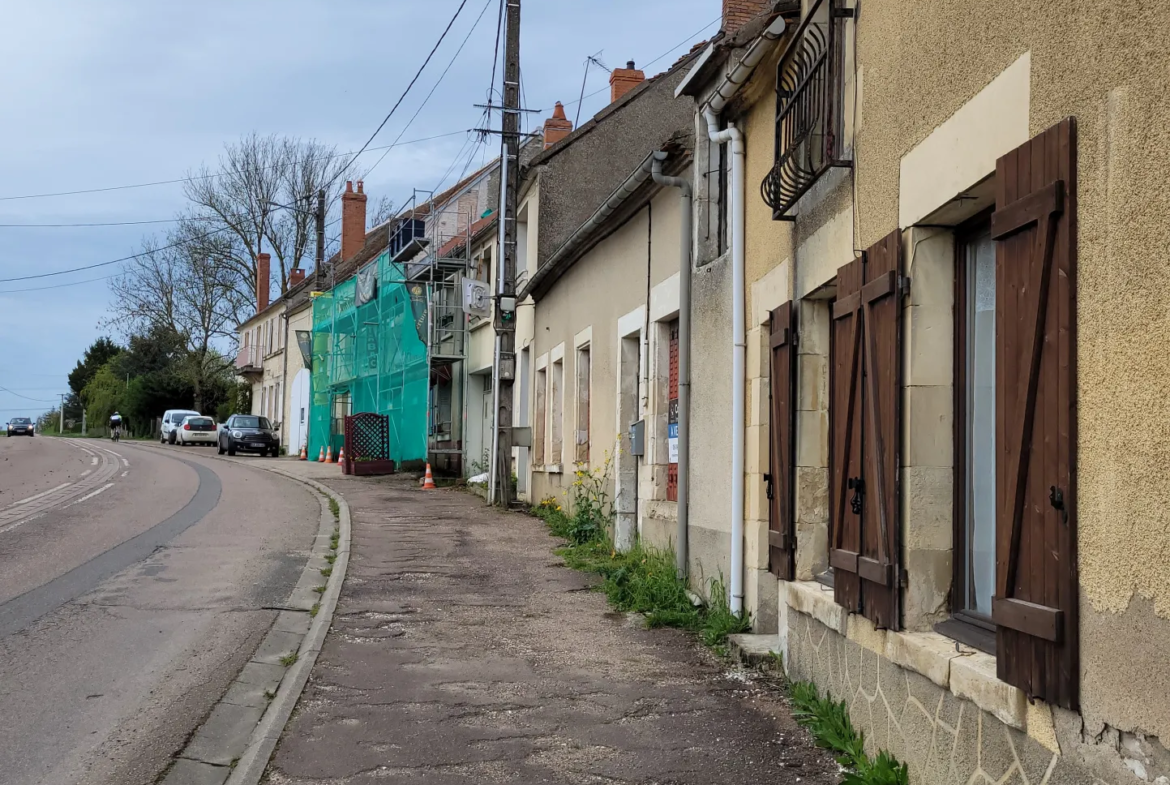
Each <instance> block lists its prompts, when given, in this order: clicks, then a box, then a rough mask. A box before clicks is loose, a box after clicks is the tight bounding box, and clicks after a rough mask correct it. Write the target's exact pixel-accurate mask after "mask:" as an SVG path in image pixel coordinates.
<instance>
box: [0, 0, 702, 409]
mask: <svg viewBox="0 0 1170 785" xmlns="http://www.w3.org/2000/svg"><path fill="white" fill-rule="evenodd" d="M460 2H461V0H427V2H407V0H334V2H323V1H322V0H281V2H275V0H273V1H269V0H234V1H233V2H227V1H226V0H204V2H200V3H182V4H177V3H149V2H146V1H145V0H103V2H101V3H93V2H90V0H46V2H40V3H19V4H17V3H12V4H9V5H8V6H7V8H6V10H5V22H4V28H5V36H4V38H5V44H4V49H5V57H4V58H3V59H2V60H0V107H3V108H2V110H0V119H2V122H0V279H11V278H18V277H22V276H29V275H39V274H42V273H50V272H56V271H60V270H67V269H71V268H76V267H80V266H83V265H91V264H98V263H101V262H108V261H111V260H114V259H118V258H121V257H124V256H127V255H129V254H132V253H135V252H136V251H137V250H139V248H140V246H141V243H142V240H143V238H144V237H147V236H149V235H151V234H153V233H158V234H160V235H161V234H162V233H164V232H165V231H166V230H167V228H168V227H169V225H170V224H168V223H148V224H136V225H123V226H88V227H45V226H41V227H36V226H28V224H76V223H119V222H124V223H129V222H140V221H167V220H169V219H171V218H173V217H174V215H175V214H176V213H177V212H178V211H179V210H181V209H182V208H183V206H184V199H183V189H182V184H181V183H170V184H165V185H154V186H150V187H137V188H119V189H117V190H106V191H100V192H97V193H86V194H74V195H68V196H46V197H41V198H14V197H28V196H30V195H38V194H56V193H60V192H63V191H80V190H88V189H101V188H110V187H113V186H127V185H138V184H142V183H156V182H159V181H166V180H175V179H180V178H182V177H183V176H184V175H185V174H187V173H188V172H190V171H192V170H194V169H196V168H198V167H199V166H201V165H203V164H206V165H208V166H209V167H212V168H214V167H215V165H216V162H217V160H218V157H219V155H220V153H221V151H222V149H223V146H224V145H225V144H226V143H229V142H232V141H235V140H238V139H239V138H240V137H242V136H244V135H246V134H249V133H251V132H253V131H255V132H258V133H260V134H262V135H267V134H278V135H285V136H291V137H299V138H303V139H316V140H318V141H320V142H323V143H325V144H328V145H333V146H336V147H337V149H338V150H339V151H343V152H344V151H352V152H356V151H357V150H358V149H359V148H361V146H362V144H363V143H364V142H365V141H366V140H367V139H368V138H369V136H370V134H371V133H373V131H374V129H375V128H377V127H378V124H379V123H380V122H381V121H382V119H383V118H384V117H385V116H386V113H387V112H389V111H390V108H391V107H392V106H393V105H394V102H395V101H396V100H397V98H398V96H399V95H400V94H401V93H402V91H403V90H404V89H405V88H406V85H407V83H408V82H409V81H410V78H411V77H412V76H413V75H414V73H415V71H416V70H417V69H418V67H419V66H420V65H421V64H422V62H423V60H424V59H425V57H426V55H427V53H428V52H429V51H430V49H431V47H432V46H434V43H435V41H436V40H438V37H439V35H440V33H441V32H442V30H443V28H444V27H445V26H446V24H447V22H448V21H449V20H450V18H451V16H452V14H454V13H455V9H456V8H457V7H458V6H459V4H460ZM498 7H499V3H498V0H466V6H465V7H464V9H463V12H462V13H461V15H460V16H459V18H458V19H457V20H456V22H455V25H454V27H453V28H452V29H451V32H450V33H448V35H447V37H446V39H445V40H444V42H443V45H442V46H441V47H440V49H439V51H438V52H437V53H436V54H435V56H434V58H433V59H432V61H431V63H430V65H429V66H428V68H427V70H426V71H424V73H423V75H422V76H421V77H420V79H419V81H418V83H417V84H416V85H415V86H414V88H413V89H412V91H411V92H410V94H409V95H408V96H407V98H406V100H405V101H404V102H403V104H402V106H401V107H400V108H399V109H398V110H397V112H395V114H394V116H393V117H391V119H390V121H389V122H388V123H387V124H386V127H385V128H384V129H383V130H382V131H381V133H379V135H378V136H377V138H376V139H374V140H373V142H371V147H380V146H382V145H388V144H390V143H391V142H393V141H394V140H395V139H396V138H399V135H400V134H401V142H402V144H399V145H398V146H396V147H394V148H392V149H390V150H389V152H386V151H384V150H373V151H369V152H367V153H365V154H363V155H362V156H361V159H360V160H359V161H358V162H357V164H356V165H355V169H369V167H371V166H374V168H373V170H372V171H370V172H369V173H368V174H367V175H366V177H365V191H366V193H367V194H369V196H370V207H371V210H372V208H373V205H374V204H375V203H376V202H377V201H378V200H379V199H380V198H381V197H383V196H387V197H388V198H389V199H391V200H392V201H394V203H395V204H402V203H403V202H404V201H406V200H407V199H408V198H409V197H410V195H411V190H412V189H413V188H419V189H423V190H428V191H429V190H432V189H434V190H439V189H441V188H442V187H443V186H445V185H450V184H451V183H453V182H454V181H455V180H456V179H457V178H458V177H459V174H460V173H461V172H462V171H463V170H464V166H466V165H472V166H474V165H478V163H479V162H480V161H484V162H486V161H489V160H491V158H493V157H495V156H496V155H498V154H499V139H498V137H491V138H490V139H489V141H487V143H486V144H482V145H481V144H480V143H479V142H478V140H477V139H476V138H475V136H474V135H471V134H468V133H467V131H468V130H469V129H471V128H474V127H477V126H480V125H481V113H482V110H481V109H477V108H476V107H475V104H483V103H485V99H486V98H487V95H488V86H489V82H490V80H491V71H492V60H493V53H494V49H495V43H496V16H497V9H498ZM720 9H721V2H720V0H636V1H635V0H589V2H565V0H527V1H526V2H525V3H524V6H523V9H522V20H521V60H520V62H521V74H522V88H523V96H522V98H523V103H524V105H525V106H526V107H527V108H530V109H538V110H541V111H540V113H539V114H532V115H528V116H527V117H526V120H525V122H526V123H527V124H529V126H530V127H533V128H535V127H539V125H540V123H541V122H543V120H544V119H545V118H546V117H548V116H550V115H551V112H552V107H553V104H554V103H555V102H556V101H562V102H564V103H565V106H566V113H567V115H568V117H569V119H570V120H573V119H575V118H576V115H577V110H578V107H577V103H576V102H577V98H578V96H579V95H580V94H581V85H582V77H583V76H584V75H585V73H586V71H585V62H586V58H587V57H588V56H590V55H593V56H596V57H597V58H598V59H599V60H601V61H602V62H603V63H604V64H605V65H607V66H609V67H610V68H614V67H621V66H624V65H625V63H626V61H627V60H634V61H635V63H636V64H637V65H638V67H640V68H641V67H645V68H646V75H647V76H651V75H653V74H654V73H658V72H660V71H662V70H665V69H666V68H669V67H670V65H671V64H672V63H673V62H674V61H675V60H676V59H677V58H678V57H679V56H681V55H682V54H684V53H685V52H686V51H687V50H688V49H689V47H690V46H691V45H692V44H694V43H696V42H698V41H700V40H703V39H704V38H707V37H710V36H711V35H713V34H714V32H715V31H716V30H717V28H718V21H719V15H720ZM481 12H482V16H481ZM477 20H478V24H477ZM469 35H470V37H468V36H469ZM465 38H466V39H467V42H466V45H464V46H462V48H460V47H461V44H462V42H463V41H464V39H465ZM457 52H458V54H457ZM452 58H454V62H453V64H452V65H451V68H450V71H449V72H448V73H447V75H446V77H445V78H443V80H442V81H441V82H438V80H439V77H440V74H442V72H443V69H444V68H446V67H447V65H448V63H452ZM655 60H656V62H654V61H655ZM499 79H500V77H499V76H498V75H497V77H496V80H497V84H498V83H499ZM437 82H438V87H437V89H435V91H434V94H433V95H432V96H431V97H430V99H429V101H427V102H426V104H425V105H422V104H423V99H424V98H425V97H426V95H427V93H428V92H430V90H431V88H432V87H435V85H436V83H437ZM585 95H586V98H585V100H584V101H583V102H581V111H580V122H585V120H586V119H588V118H589V117H591V116H592V115H593V114H594V113H596V112H597V111H599V110H601V109H602V108H603V107H604V106H605V104H606V103H607V102H608V100H609V87H608V74H607V73H606V72H605V71H603V70H600V69H598V68H597V67H595V66H594V67H591V68H590V69H589V71H588V78H587V81H586V84H585ZM497 100H498V99H497ZM420 105H422V109H421V112H419V114H418V117H417V118H416V119H415V120H414V121H413V123H411V124H410V125H409V126H407V121H408V120H409V119H410V118H411V116H412V115H414V113H415V111H416V110H418V109H419V107H420ZM493 122H494V124H495V125H496V127H498V122H499V120H498V117H497V119H496V120H494V121H493ZM431 137H438V138H431ZM416 140H423V141H416ZM473 148H474V152H473ZM384 153H385V157H384V158H382V156H383V154H384ZM379 158H382V160H381V161H380V163H377V164H376V166H375V163H376V162H378V160H379ZM371 217H372V216H371ZM15 224H21V225H15ZM335 231H336V227H335V228H334V232H335ZM118 269H119V265H117V264H114V265H104V266H100V267H96V268H94V269H92V270H89V271H81V272H76V273H70V274H65V275H56V276H51V277H45V278H39V279H32V280H25V281H11V280H7V281H5V280H0V422H6V421H7V420H8V419H9V418H11V417H19V416H29V417H34V418H35V417H36V416H37V415H38V414H39V413H41V412H43V411H45V410H46V409H48V408H50V407H51V406H52V404H53V403H54V402H56V401H57V400H58V396H59V394H60V393H65V392H67V391H68V383H67V379H66V377H67V375H68V373H69V371H70V370H72V369H73V367H74V365H75V364H76V362H77V360H78V359H79V358H80V356H81V354H82V352H83V351H84V350H85V348H86V347H87V346H88V345H89V344H90V343H92V342H93V340H94V339H95V338H97V337H98V336H100V335H103V334H110V335H111V336H112V337H114V338H115V340H120V339H122V338H123V336H119V335H118V334H117V333H116V332H114V331H112V330H110V329H108V328H104V327H103V321H104V319H105V317H106V314H107V310H108V307H109V300H110V294H109V289H108V286H109V282H108V281H107V280H100V279H102V278H103V277H104V276H109V275H111V274H113V273H115V272H117V270H118ZM63 284H68V285H63ZM47 287H51V288H47Z"/></svg>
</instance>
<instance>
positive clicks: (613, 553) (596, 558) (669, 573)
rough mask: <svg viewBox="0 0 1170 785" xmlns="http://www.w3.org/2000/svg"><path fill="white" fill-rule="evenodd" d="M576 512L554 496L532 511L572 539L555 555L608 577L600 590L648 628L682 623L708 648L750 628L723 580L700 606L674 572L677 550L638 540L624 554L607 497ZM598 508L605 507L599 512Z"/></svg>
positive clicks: (582, 489) (584, 489)
mask: <svg viewBox="0 0 1170 785" xmlns="http://www.w3.org/2000/svg"><path fill="white" fill-rule="evenodd" d="M574 493H575V494H578V493H581V494H585V493H589V494H592V493H595V490H594V486H592V485H591V481H590V480H588V479H585V480H584V481H583V482H582V485H580V486H575V488H574ZM577 498H579V497H576V498H575V502H574V503H575V506H574V510H573V512H572V513H571V514H570V513H569V512H567V511H565V510H564V509H563V505H560V504H558V503H557V502H556V500H555V499H545V500H544V501H542V502H541V503H540V504H538V505H537V506H536V507H535V508H533V510H532V511H533V513H534V514H535V515H536V516H537V517H538V518H541V519H542V520H544V522H545V523H546V524H547V525H548V527H549V531H551V532H552V534H553V535H554V536H557V537H561V538H563V539H565V540H567V541H568V544H567V545H565V546H563V547H561V548H558V549H557V551H556V553H557V555H559V556H561V557H562V558H563V559H564V560H565V564H566V565H567V566H569V567H572V568H573V569H576V570H582V571H585V572H593V573H596V574H598V575H600V576H601V577H602V578H603V579H604V580H603V582H602V584H601V587H600V589H601V591H603V592H604V593H605V596H606V598H607V599H608V600H609V603H610V605H612V606H613V607H614V608H615V609H617V610H619V611H623V612H627V613H641V614H644V615H645V616H646V624H647V626H649V627H677V628H681V629H684V630H690V631H692V632H696V633H698V634H699V636H700V638H701V639H702V640H703V642H704V643H706V644H707V645H708V646H713V647H718V646H722V645H723V644H724V643H725V642H726V641H727V636H728V635H732V634H735V633H738V632H745V631H747V630H748V629H750V628H751V621H750V619H749V618H747V617H746V616H745V617H742V618H741V617H739V616H736V615H735V614H733V613H732V612H731V609H730V607H729V606H728V603H727V590H726V587H725V586H724V584H723V581H722V580H721V579H713V580H712V581H711V583H710V585H709V589H710V591H709V596H710V597H711V601H710V602H709V603H706V604H700V605H696V604H695V603H694V602H693V601H692V599H691V595H690V594H689V593H688V592H687V586H686V583H685V582H684V581H683V580H682V579H680V578H679V577H678V573H677V572H676V570H675V560H674V553H673V552H672V551H669V550H657V549H654V548H647V547H645V546H643V545H641V544H640V543H639V544H636V545H635V546H634V547H633V548H632V549H630V550H629V551H628V552H626V553H619V552H618V551H617V550H616V549H615V548H614V546H613V543H612V540H611V538H610V537H611V527H610V521H611V520H612V515H611V514H609V513H607V512H606V509H607V508H606V506H604V505H607V504H608V500H606V501H605V502H603V506H596V505H595V504H594V503H593V502H596V500H597V499H598V498H602V497H601V496H600V495H596V496H594V497H593V498H592V501H591V502H587V503H586V504H581V505H580V506H577V505H576V500H577ZM598 510H602V513H601V515H600V516H599V514H598Z"/></svg>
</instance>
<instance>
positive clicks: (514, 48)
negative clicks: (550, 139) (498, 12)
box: [493, 0, 521, 507]
mask: <svg viewBox="0 0 1170 785" xmlns="http://www.w3.org/2000/svg"><path fill="white" fill-rule="evenodd" d="M505 2H506V4H507V13H506V14H505V19H504V91H503V92H504V105H503V111H502V112H501V114H502V116H503V119H502V124H503V134H502V137H503V138H502V144H501V153H500V157H501V160H500V169H501V176H502V177H501V179H502V187H501V190H502V191H503V193H502V194H501V197H502V200H503V205H502V207H503V209H502V211H501V214H500V215H501V219H500V222H501V227H500V239H501V244H502V246H503V247H502V248H501V249H500V250H501V253H500V262H501V264H500V268H501V269H500V280H499V290H498V291H499V293H498V296H497V297H496V338H497V340H496V369H497V370H496V373H497V376H498V377H499V378H498V379H497V386H496V391H497V392H496V448H495V455H494V456H493V458H494V466H493V472H494V473H495V483H494V485H495V490H496V494H495V497H494V498H493V501H494V502H496V503H498V504H500V505H501V506H503V507H507V506H508V505H509V504H510V503H511V501H512V387H513V384H514V382H515V378H516V193H517V190H518V188H519V185H520V112H521V109H520V0H505Z"/></svg>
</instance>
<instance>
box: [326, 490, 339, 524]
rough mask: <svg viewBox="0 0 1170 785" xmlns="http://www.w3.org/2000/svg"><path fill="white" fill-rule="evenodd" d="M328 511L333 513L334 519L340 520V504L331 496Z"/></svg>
mask: <svg viewBox="0 0 1170 785" xmlns="http://www.w3.org/2000/svg"><path fill="white" fill-rule="evenodd" d="M329 512H331V513H333V519H334V520H337V521H339V520H341V505H340V504H338V503H337V499H334V498H333V497H332V496H330V497H329Z"/></svg>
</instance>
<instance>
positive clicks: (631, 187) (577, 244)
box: [516, 153, 664, 301]
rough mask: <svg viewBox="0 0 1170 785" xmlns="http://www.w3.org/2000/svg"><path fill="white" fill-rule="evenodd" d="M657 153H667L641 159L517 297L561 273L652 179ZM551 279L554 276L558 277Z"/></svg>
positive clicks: (531, 291) (526, 293)
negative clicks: (577, 253)
mask: <svg viewBox="0 0 1170 785" xmlns="http://www.w3.org/2000/svg"><path fill="white" fill-rule="evenodd" d="M655 155H664V154H661V153H650V154H649V155H647V156H646V158H645V159H644V160H643V161H642V163H641V164H639V165H638V167H637V168H636V169H634V171H633V172H632V173H631V174H630V176H629V177H627V178H626V179H625V181H624V182H623V183H622V184H621V185H619V186H618V187H617V189H616V190H614V192H613V193H611V194H610V195H609V198H608V199H606V200H605V201H604V202H603V203H602V205H601V206H600V207H598V208H597V210H596V211H594V213H593V215H592V216H590V217H589V220H587V221H586V222H585V223H583V224H581V225H580V226H579V227H577V230H576V231H574V232H573V233H572V234H571V235H569V237H568V238H567V239H566V240H565V241H564V242H563V243H561V247H560V248H558V249H557V250H556V251H554V252H553V254H552V256H550V257H549V260H548V262H547V263H545V264H543V265H541V266H540V269H538V270H537V271H536V273H535V274H534V275H533V276H532V278H530V279H529V280H528V283H527V284H525V286H524V288H523V289H522V290H521V291H520V293H519V294H518V295H516V296H517V298H518V301H520V300H524V299H525V298H527V297H531V296H532V293H533V292H534V291H536V290H537V289H538V288H540V287H541V285H542V284H543V283H545V281H546V280H547V279H549V276H551V275H553V274H554V273H557V274H558V275H559V273H560V272H561V271H560V269H559V268H560V266H561V264H562V263H563V262H564V261H565V260H566V259H568V258H570V257H571V256H572V255H573V253H574V252H575V251H577V250H579V249H580V248H581V246H582V245H584V244H585V242H586V241H587V240H588V239H589V238H590V236H591V235H592V234H593V232H594V231H596V230H597V229H598V228H599V227H601V226H602V225H603V224H604V223H605V222H606V221H607V220H609V217H610V216H611V215H613V214H614V213H615V212H616V211H617V210H618V208H620V207H621V206H622V204H623V203H624V202H625V201H626V200H627V199H629V198H630V196H631V195H632V194H633V193H634V191H636V190H638V188H640V187H641V186H642V184H643V183H645V182H646V181H647V180H649V179H650V171H651V167H652V163H653V160H654V156H655ZM552 280H555V278H554V279H552ZM552 280H548V283H552Z"/></svg>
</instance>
